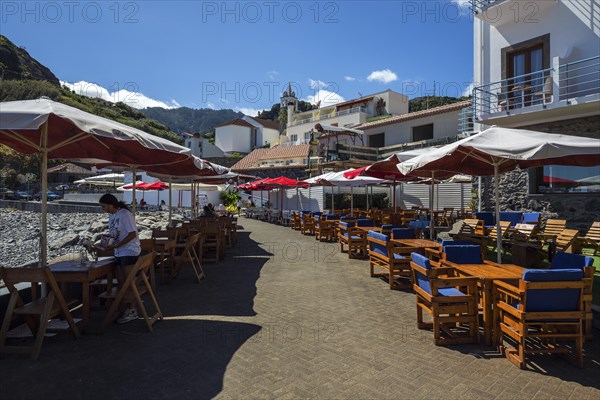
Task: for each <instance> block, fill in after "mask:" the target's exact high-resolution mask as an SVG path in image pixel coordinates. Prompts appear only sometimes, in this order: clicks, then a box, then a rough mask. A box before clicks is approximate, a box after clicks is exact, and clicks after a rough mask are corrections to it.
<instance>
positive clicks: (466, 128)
mask: <svg viewBox="0 0 600 400" xmlns="http://www.w3.org/2000/svg"><path fill="white" fill-rule="evenodd" d="M473 131H474V127H473V108H472V107H465V108H463V109H462V110H460V114H459V116H458V132H459V133H465V134H470V133H473Z"/></svg>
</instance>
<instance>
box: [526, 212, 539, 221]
mask: <svg viewBox="0 0 600 400" xmlns="http://www.w3.org/2000/svg"><path fill="white" fill-rule="evenodd" d="M537 222H540V213H539V212H530V213H523V223H524V224H534V223H537Z"/></svg>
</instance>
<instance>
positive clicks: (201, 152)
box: [181, 133, 225, 158]
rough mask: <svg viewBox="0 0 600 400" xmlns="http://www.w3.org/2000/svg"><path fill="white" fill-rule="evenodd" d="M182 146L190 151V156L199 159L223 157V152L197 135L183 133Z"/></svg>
mask: <svg viewBox="0 0 600 400" xmlns="http://www.w3.org/2000/svg"><path fill="white" fill-rule="evenodd" d="M181 136H182V137H183V140H184V146H185V147H187V148H188V149H191V150H192V154H193V155H195V156H196V157H200V158H215V157H224V156H225V154H224V153H223V151H222V150H221V149H220V148H218V147H217V146H215V145H214V144H212V143H210V141H209V139H206V138H204V137H203V136H202V135H200V134H199V133H194V134H191V133H183V134H182V135H181Z"/></svg>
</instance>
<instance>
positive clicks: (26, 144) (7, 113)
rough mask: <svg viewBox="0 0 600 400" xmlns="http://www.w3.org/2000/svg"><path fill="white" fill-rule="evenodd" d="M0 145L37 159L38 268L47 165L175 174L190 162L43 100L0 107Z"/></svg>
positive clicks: (174, 150)
mask: <svg viewBox="0 0 600 400" xmlns="http://www.w3.org/2000/svg"><path fill="white" fill-rule="evenodd" d="M0 144H3V145H6V146H8V147H10V148H13V149H14V150H16V151H18V152H19V153H23V154H40V155H41V157H42V162H41V179H42V182H41V192H42V213H41V215H42V217H41V225H42V229H41V237H40V264H41V265H43V264H45V263H46V259H47V196H46V193H47V189H48V177H47V166H48V159H56V158H59V159H69V160H76V161H81V162H86V163H89V164H117V165H129V166H133V167H134V168H136V167H138V168H140V167H143V168H144V169H148V170H152V169H154V168H155V167H158V168H164V167H165V166H170V167H171V168H172V169H173V170H174V171H176V172H179V173H181V172H182V171H181V169H182V168H183V167H186V166H187V164H188V163H186V161H187V160H189V159H190V156H191V150H190V149H188V148H186V147H183V146H179V145H178V144H176V143H173V142H171V141H169V140H166V139H162V138H160V137H157V136H153V135H150V134H148V133H145V132H143V131H140V130H138V129H135V128H132V127H130V126H127V125H123V124H120V123H118V122H115V121H112V120H109V119H106V118H102V117H98V116H96V115H93V114H89V113H87V112H85V111H82V110H79V109H77V108H74V107H70V106H67V105H65V104H62V103H58V102H55V101H52V100H50V99H47V98H40V99H37V100H26V101H11V102H3V103H0ZM178 163H184V164H181V167H182V168H178Z"/></svg>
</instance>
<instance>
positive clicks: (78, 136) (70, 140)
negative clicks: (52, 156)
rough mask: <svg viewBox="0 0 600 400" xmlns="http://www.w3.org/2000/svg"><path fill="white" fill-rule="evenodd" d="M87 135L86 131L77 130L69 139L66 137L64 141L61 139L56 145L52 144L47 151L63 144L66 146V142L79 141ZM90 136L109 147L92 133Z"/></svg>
mask: <svg viewBox="0 0 600 400" xmlns="http://www.w3.org/2000/svg"><path fill="white" fill-rule="evenodd" d="M87 135H88V133H87V132H79V133H78V134H77V135H75V136H72V137H70V138H69V139H67V140H64V141H62V142H60V143H57V144H56V145H54V146H52V147H50V148H49V149H48V151H54V150H56V149H59V148H61V147H63V146H66V145H68V144H71V143H75V142H78V141H80V140H82V139H85V138H86V136H87ZM92 138H94V139H95V140H96V141H98V143H100V144H101V145H102V146H104V147H106V148H107V149H108V148H109V147H108V146H107V145H106V144H104V143H102V142H101V141H100V140H99V139H98V138H96V137H95V136H94V135H92Z"/></svg>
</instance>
